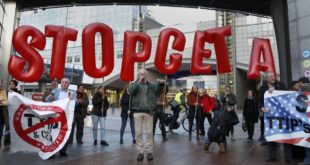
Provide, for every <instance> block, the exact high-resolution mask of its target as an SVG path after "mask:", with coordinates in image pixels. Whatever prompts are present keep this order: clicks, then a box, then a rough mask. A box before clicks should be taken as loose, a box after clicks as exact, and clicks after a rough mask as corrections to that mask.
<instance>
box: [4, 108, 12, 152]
mask: <svg viewBox="0 0 310 165" xmlns="http://www.w3.org/2000/svg"><path fill="white" fill-rule="evenodd" d="M3 113H4V122H5V133H4V146H10V144H11V136H10V122H9V111H8V109H7V108H3Z"/></svg>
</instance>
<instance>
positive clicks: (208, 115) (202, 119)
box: [200, 112, 212, 134]
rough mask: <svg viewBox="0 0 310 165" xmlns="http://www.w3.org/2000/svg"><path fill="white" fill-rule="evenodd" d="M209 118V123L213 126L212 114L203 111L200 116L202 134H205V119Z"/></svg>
mask: <svg viewBox="0 0 310 165" xmlns="http://www.w3.org/2000/svg"><path fill="white" fill-rule="evenodd" d="M206 118H207V119H208V123H209V125H210V126H211V123H212V114H210V113H204V112H201V117H200V132H201V133H202V134H205V132H206V131H205V119H206Z"/></svg>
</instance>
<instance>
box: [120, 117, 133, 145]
mask: <svg viewBox="0 0 310 165" xmlns="http://www.w3.org/2000/svg"><path fill="white" fill-rule="evenodd" d="M127 119H128V117H122V126H121V133H120V140H123V137H124V132H125V128H126V125H127ZM129 120H130V129H131V135H132V139H135V120H134V118H133V117H130V118H129Z"/></svg>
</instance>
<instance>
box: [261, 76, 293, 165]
mask: <svg viewBox="0 0 310 165" xmlns="http://www.w3.org/2000/svg"><path fill="white" fill-rule="evenodd" d="M273 90H287V88H286V87H285V85H284V84H283V83H282V82H279V81H276V79H275V74H274V73H273V72H267V73H266V78H265V83H264V84H263V85H262V86H261V87H260V89H259V90H258V96H257V99H258V100H257V104H258V108H259V110H260V111H261V112H262V113H265V112H267V111H268V109H267V108H265V106H264V94H265V92H266V91H268V92H270V93H272V92H273ZM268 152H269V156H268V159H267V160H266V162H273V161H277V157H276V153H277V143H276V142H268ZM284 156H285V161H286V162H291V159H292V152H291V146H290V145H288V144H284Z"/></svg>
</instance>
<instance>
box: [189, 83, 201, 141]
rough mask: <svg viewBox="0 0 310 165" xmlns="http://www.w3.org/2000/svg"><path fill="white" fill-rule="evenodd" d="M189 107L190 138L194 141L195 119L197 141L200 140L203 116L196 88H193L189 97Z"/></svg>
mask: <svg viewBox="0 0 310 165" xmlns="http://www.w3.org/2000/svg"><path fill="white" fill-rule="evenodd" d="M187 105H188V106H189V138H188V140H189V141H191V140H192V128H193V124H194V119H195V118H196V139H197V140H199V131H200V128H199V127H200V116H201V103H200V95H199V92H198V88H197V87H196V86H193V87H192V90H191V92H190V93H189V94H188V95H187Z"/></svg>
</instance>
